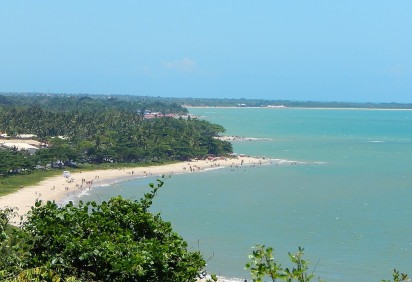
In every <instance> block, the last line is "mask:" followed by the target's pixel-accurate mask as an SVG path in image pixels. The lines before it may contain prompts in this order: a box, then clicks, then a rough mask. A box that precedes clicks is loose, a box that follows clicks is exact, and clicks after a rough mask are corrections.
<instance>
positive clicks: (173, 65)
mask: <svg viewBox="0 0 412 282" xmlns="http://www.w3.org/2000/svg"><path fill="white" fill-rule="evenodd" d="M162 64H163V66H164V67H165V68H167V69H175V70H178V71H184V72H189V71H193V70H194V69H195V68H196V65H197V64H196V62H195V61H194V60H192V59H190V58H183V59H181V60H175V61H171V62H162Z"/></svg>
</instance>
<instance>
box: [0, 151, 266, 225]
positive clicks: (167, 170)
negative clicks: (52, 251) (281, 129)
mask: <svg viewBox="0 0 412 282" xmlns="http://www.w3.org/2000/svg"><path fill="white" fill-rule="evenodd" d="M270 162H271V160H270V159H266V158H263V157H249V156H238V157H233V158H209V159H205V160H191V161H185V162H178V163H174V164H166V165H159V166H147V167H130V168H121V169H100V170H91V171H84V172H81V171H79V172H74V173H70V175H66V176H68V177H65V176H63V174H62V175H58V176H53V177H50V178H47V179H45V180H43V181H41V182H39V183H38V184H36V185H32V186H28V187H24V188H21V189H19V190H17V191H16V192H14V193H11V194H8V195H4V196H1V197H0V209H4V208H6V207H11V208H17V210H16V212H17V213H18V215H19V216H18V217H17V218H13V219H12V220H10V224H13V225H19V224H20V219H19V217H20V216H24V215H26V214H27V212H28V211H30V210H31V207H32V206H34V204H35V201H36V200H42V201H43V202H47V201H55V202H56V203H59V202H64V199H67V198H70V197H73V196H76V195H79V194H81V193H82V192H83V191H85V190H90V189H94V188H95V187H98V186H102V185H105V184H109V185H110V184H112V183H114V182H120V181H127V180H130V179H136V178H140V177H146V176H162V175H166V176H168V175H173V174H182V173H194V172H199V171H205V170H208V169H214V168H223V167H230V166H242V165H260V164H268V163H270Z"/></svg>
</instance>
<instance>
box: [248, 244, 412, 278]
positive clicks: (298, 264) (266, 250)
mask: <svg viewBox="0 0 412 282" xmlns="http://www.w3.org/2000/svg"><path fill="white" fill-rule="evenodd" d="M303 250H304V249H303V248H301V247H299V248H298V251H297V252H296V253H295V254H292V253H289V259H290V261H291V262H292V264H293V267H292V268H283V267H282V265H281V264H280V263H279V262H276V261H275V256H274V249H273V248H272V247H266V246H265V245H256V246H255V247H254V248H253V251H252V254H251V255H249V262H247V263H246V266H245V268H246V269H249V270H250V274H251V276H252V279H253V282H262V281H266V280H264V279H265V278H267V277H269V278H270V280H271V281H273V282H274V281H277V280H283V281H287V282H293V281H297V282H309V281H311V280H312V279H313V278H314V275H313V272H314V270H313V271H312V272H311V273H309V262H308V261H307V260H305V259H304V258H303ZM392 277H393V280H382V282H392V281H393V282H410V281H411V280H410V279H409V277H408V275H407V274H404V273H400V272H399V271H398V270H396V269H394V270H393V273H392ZM318 280H319V281H323V280H321V279H320V278H318Z"/></svg>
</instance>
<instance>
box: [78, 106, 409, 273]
mask: <svg viewBox="0 0 412 282" xmlns="http://www.w3.org/2000/svg"><path fill="white" fill-rule="evenodd" d="M189 111H190V114H191V115H193V116H196V117H197V118H201V119H205V120H208V121H210V122H213V123H218V124H221V125H223V126H224V127H225V129H226V132H225V133H224V134H225V135H228V136H240V137H253V138H261V139H259V140H257V141H256V140H255V141H247V140H238V141H233V148H234V152H236V153H239V154H246V155H250V156H261V157H265V158H267V159H277V161H275V162H273V163H269V164H266V165H255V166H243V167H239V168H231V167H228V168H220V169H211V170H207V171H202V172H197V173H190V174H180V175H173V176H172V177H171V178H167V179H166V180H165V185H164V187H163V188H162V189H161V190H160V191H159V194H158V196H157V197H156V198H155V200H154V204H153V206H152V208H151V211H152V212H155V213H157V212H160V213H161V215H162V218H163V219H164V220H167V221H170V222H171V223H172V226H173V228H174V230H175V231H176V232H178V233H179V234H180V235H181V236H182V237H183V238H184V239H185V240H186V241H187V242H188V244H189V248H190V249H191V250H199V251H201V252H202V254H203V256H204V258H205V259H206V261H207V267H206V270H207V272H208V273H212V274H217V275H220V276H223V277H226V278H227V279H233V280H234V279H241V280H240V281H244V280H245V279H248V281H251V280H250V279H251V277H250V274H249V271H248V270H246V269H245V264H246V263H247V262H248V260H249V258H248V255H249V254H251V253H252V247H253V246H255V245H256V244H264V245H265V246H267V247H269V246H270V247H273V248H274V250H275V260H276V261H277V262H278V263H280V264H281V265H282V266H283V267H293V265H292V264H291V263H290V261H289V257H288V253H289V252H290V253H295V252H297V250H298V247H299V246H301V247H303V248H304V258H305V259H306V260H308V261H309V271H308V272H309V273H313V274H314V275H315V281H317V278H318V277H320V278H321V279H323V280H324V281H380V280H381V279H390V278H391V277H392V271H393V269H394V268H396V269H398V270H399V271H400V272H403V273H409V274H412V111H409V110H372V109H302V108H190V109H189ZM279 160H284V161H280V162H279ZM155 181H156V179H155V178H150V177H149V178H137V179H134V180H131V181H127V182H118V183H113V184H111V185H106V186H104V187H96V188H95V189H93V190H91V191H88V192H87V194H85V195H83V196H82V200H83V201H88V200H96V201H103V200H107V199H109V198H110V197H112V196H117V195H122V196H123V197H125V198H129V199H139V198H140V197H141V196H142V195H143V193H145V192H147V191H148V189H149V188H148V184H149V183H151V182H155Z"/></svg>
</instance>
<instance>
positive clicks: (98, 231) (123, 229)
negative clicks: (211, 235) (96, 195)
mask: <svg viewBox="0 0 412 282" xmlns="http://www.w3.org/2000/svg"><path fill="white" fill-rule="evenodd" d="M162 185H163V182H162V181H160V180H159V182H158V185H156V186H155V185H152V191H151V193H147V194H145V196H144V198H142V199H140V200H139V201H130V200H125V199H123V198H121V197H116V198H112V199H111V200H109V201H108V202H103V203H102V204H100V205H98V204H96V203H95V202H88V203H80V204H79V205H78V206H75V205H73V204H72V203H69V204H67V205H66V206H64V207H58V206H57V205H56V204H55V203H52V202H47V203H46V204H44V205H43V204H42V203H41V202H37V203H36V206H35V207H33V208H32V210H31V212H29V215H28V218H27V220H26V221H25V223H24V225H23V228H22V230H18V231H16V232H19V234H11V235H5V236H3V237H2V246H3V245H8V246H11V248H12V249H11V251H10V252H8V253H7V254H6V255H7V258H6V257H4V256H3V257H2V258H1V259H0V263H1V265H0V266H1V269H2V271H1V272H0V279H1V280H2V281H4V280H8V281H13V279H23V278H24V277H37V278H38V279H40V280H38V281H58V279H64V280H68V281H76V280H79V281H166V282H167V281H170V282H172V281H194V278H196V277H197V275H198V273H199V272H200V271H201V270H202V268H203V267H204V265H205V261H204V260H203V258H202V256H201V254H200V253H199V252H197V251H195V252H190V251H188V249H187V244H186V242H185V241H184V240H183V239H182V238H181V237H180V236H179V235H178V234H177V233H176V232H174V231H173V230H172V227H171V224H170V223H169V222H165V221H163V220H162V219H161V217H160V215H159V214H151V213H150V212H149V211H148V208H149V207H150V206H151V204H152V200H153V198H154V196H155V194H156V192H157V189H159V188H160V187H161V186H162ZM3 222H7V219H5V220H4V221H3ZM2 234H3V235H4V234H5V233H4V232H3V233H2ZM6 237H7V238H6ZM12 241H14V242H12ZM3 254H4V253H3ZM9 258H12V259H13V261H10V262H8V261H9ZM19 277H20V278H19ZM56 279H57V280H56ZM23 281H24V280H23ZM27 281H35V280H27Z"/></svg>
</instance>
